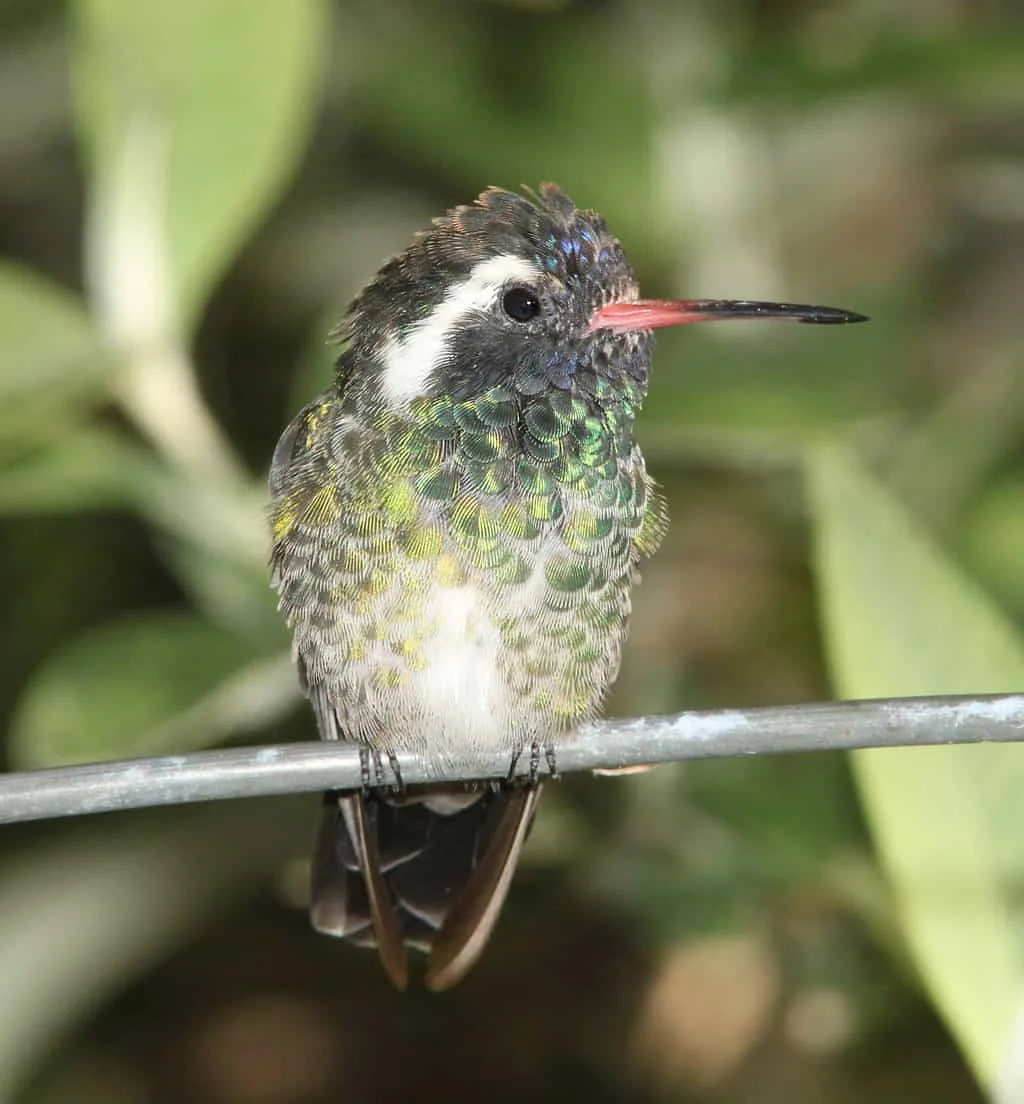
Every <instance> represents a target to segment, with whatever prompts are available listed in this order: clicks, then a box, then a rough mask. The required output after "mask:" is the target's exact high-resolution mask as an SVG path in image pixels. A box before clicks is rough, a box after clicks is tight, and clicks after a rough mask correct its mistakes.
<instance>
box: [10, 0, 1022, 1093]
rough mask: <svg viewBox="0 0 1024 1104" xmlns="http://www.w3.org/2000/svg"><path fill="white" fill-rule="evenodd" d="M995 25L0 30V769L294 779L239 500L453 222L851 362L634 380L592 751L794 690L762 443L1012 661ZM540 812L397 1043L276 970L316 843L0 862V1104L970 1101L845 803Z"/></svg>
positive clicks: (679, 21) (802, 525)
mask: <svg viewBox="0 0 1024 1104" xmlns="http://www.w3.org/2000/svg"><path fill="white" fill-rule="evenodd" d="M1014 8H1015V5H1014V4H1013V3H1012V2H1010V0H902V2H901V3H899V4H889V3H884V2H879V0H826V2H821V0H725V2H720V3H701V2H698V0H690V2H687V0H678V2H671V0H578V2H564V3H558V2H545V0H518V2H516V0H426V2H424V0H335V2H328V0H320V2H317V0H295V2H294V3H292V4H289V5H285V4H279V5H275V4H266V5H253V4H250V3H247V2H246V0H175V2H174V3H173V4H172V3H170V2H169V0H168V2H166V3H165V2H164V0H152V2H151V3H148V4H133V3H131V2H130V0H81V2H79V3H57V2H53V0H6V2H5V3H4V4H3V5H2V6H0V255H2V257H3V261H2V263H0V511H2V522H0V524H2V526H3V530H2V531H3V539H2V541H0V576H2V578H3V579H4V580H5V582H6V588H5V599H4V601H3V602H2V603H0V625H2V632H3V639H4V641H5V646H4V657H5V659H4V663H3V664H2V665H0V714H2V718H3V731H5V732H6V733H7V736H6V738H5V742H4V746H3V754H4V756H5V765H6V766H7V767H8V768H9V769H15V768H26V767H32V766H44V765H52V764H56V763H66V762H72V761H80V760H85V759H90V758H96V759H101V758H117V757H126V756H130V755H144V754H155V753H161V752H165V751H182V750H191V749H196V748H199V747H203V746H207V745H210V744H215V743H223V742H228V741H248V742H257V741H263V742H271V741H280V740H285V739H309V738H311V737H312V736H313V733H314V729H313V721H312V717H311V715H310V713H309V710H308V709H307V707H306V706H305V704H304V703H303V702H301V701H300V699H299V695H298V692H297V688H296V685H295V680H294V674H293V671H292V668H291V664H290V660H289V658H288V654H287V649H288V639H287V635H286V633H285V630H284V628H283V626H282V625H281V624H280V621H279V618H278V615H277V613H276V610H275V606H274V600H273V596H272V594H271V592H270V591H269V588H268V586H267V583H266V571H265V561H266V550H267V540H266V537H265V534H264V530H263V509H264V503H265V491H264V489H263V487H264V483H263V480H264V475H265V471H266V468H267V465H268V462H269V457H270V455H271V452H272V450H273V446H274V443H275V441H276V439H277V436H278V434H279V433H280V431H281V429H282V428H283V426H284V425H285V424H286V422H287V421H288V419H289V418H290V417H291V415H292V414H293V413H294V412H295V411H296V410H297V409H298V408H299V406H300V405H302V404H303V403H304V402H306V401H307V400H308V399H309V398H311V397H312V396H313V395H315V394H316V393H317V392H318V391H319V390H322V389H323V388H324V387H325V385H326V384H327V382H328V381H329V379H330V376H331V366H332V361H333V359H334V357H335V355H336V349H335V348H333V347H332V346H330V345H329V344H328V343H327V340H326V335H327V333H328V331H329V330H330V328H331V327H332V326H333V325H334V324H335V323H336V322H337V321H338V319H339V318H340V316H341V314H342V312H343V310H344V308H345V305H346V303H347V302H348V300H349V299H350V297H351V296H352V295H353V294H354V293H355V292H356V291H357V290H358V289H359V288H360V287H361V286H362V285H363V284H364V283H365V282H366V281H367V280H368V279H369V278H370V277H371V276H372V275H373V273H374V272H375V271H376V269H377V268H378V267H379V265H380V264H381V262H382V261H383V260H384V259H385V258H387V257H388V256H389V255H390V254H392V253H393V252H394V251H396V250H398V249H400V248H402V247H403V246H404V245H405V244H406V243H407V241H408V240H409V238H410V237H411V235H412V233H413V232H414V231H415V230H416V229H418V228H420V227H422V226H423V225H424V224H425V223H426V222H427V221H428V220H429V219H430V217H432V216H433V215H435V214H438V213H440V212H442V211H443V210H444V209H446V208H447V207H449V206H451V205H453V204H456V203H460V202H467V201H469V200H470V199H471V198H472V197H473V196H475V195H476V194H477V193H478V192H479V191H480V190H481V189H482V188H483V187H485V186H487V185H490V184H500V185H504V186H507V187H516V186H518V185H520V184H529V185H536V184H537V183H538V182H539V181H542V180H554V181H556V182H558V183H559V184H560V185H562V186H563V187H564V188H565V189H566V190H567V191H568V192H569V194H570V195H572V196H573V197H574V199H575V200H576V202H577V203H578V204H579V205H581V206H588V207H590V206H592V207H594V208H596V209H598V210H599V211H600V212H601V213H602V214H603V215H604V216H605V217H606V218H607V220H608V222H609V223H610V225H611V226H612V228H613V229H614V231H615V232H616V233H617V234H618V235H619V237H620V238H621V239H622V241H623V243H624V245H625V247H626V250H627V252H628V254H629V256H630V258H631V260H632V262H633V264H634V266H635V268H636V269H637V271H638V274H639V276H640V279H641V283H642V286H643V288H644V290H645V292H646V293H647V294H648V295H655V296H669V295H680V296H684V295H691V296H708V297H711V296H716V297H717V296H721V297H737V298H764V299H777V300H784V299H791V300H795V301H797V302H821V303H827V304H830V305H834V306H839V307H846V308H850V309H854V310H858V311H863V312H865V313H867V314H869V315H871V316H872V319H873V320H872V322H871V324H870V325H869V326H864V327H857V328H856V329H855V330H853V329H851V330H835V329H827V328H821V329H816V328H811V327H795V328H787V327H778V328H771V327H769V328H757V327H755V326H733V327H721V328H719V327H706V328H701V327H696V328H693V329H692V330H688V331H687V332H681V333H666V334H665V336H664V337H663V338H662V339H661V341H660V343H659V351H658V355H657V359H656V363H655V371H654V378H653V384H652V389H651V394H650V398H649V401H648V404H647V407H646V409H645V412H644V415H643V419H642V422H641V428H640V432H641V441H642V444H643V445H644V447H645V450H646V452H647V454H648V463H649V467H650V469H651V470H652V472H653V474H654V475H655V476H656V477H657V478H658V479H659V480H660V481H661V482H662V484H663V485H664V487H665V489H666V493H667V496H668V499H669V503H670V508H671V514H672V518H673V527H672V530H671V532H670V535H669V537H668V539H667V540H666V542H665V545H664V546H663V548H662V550H661V552H660V553H659V555H658V556H657V557H656V559H655V560H654V561H653V562H652V563H651V564H650V566H649V567H647V569H646V570H645V573H644V575H645V577H644V582H643V585H642V586H641V587H640V589H639V591H638V593H637V601H636V611H635V618H634V622H633V630H632V636H631V641H630V645H629V648H628V650H627V655H626V659H625V664H624V669H623V672H622V675H621V678H620V680H619V683H618V686H617V689H616V692H615V696H614V699H613V701H612V703H611V712H613V713H616V714H621V715H635V714H649V713H657V712H672V711H677V710H681V709H685V708H713V707H718V706H721V707H725V706H739V705H768V704H779V703H796V702H802V701H813V700H820V699H824V698H828V697H830V696H831V695H832V694H833V693H834V692H835V688H834V687H833V686H831V685H830V682H829V678H828V673H827V672H828V662H827V660H826V655H825V650H824V647H823V639H822V630H821V628H820V625H821V622H820V616H819V612H820V611H819V602H818V598H817V592H816V586H815V574H814V570H813V566H812V555H811V549H812V543H811V536H810V525H809V517H808V509H807V504H806V500H805V495H804V489H803V485H802V480H801V472H800V467H799V457H800V455H801V450H802V449H804V448H805V447H806V445H807V444H808V442H810V441H819V440H822V439H827V440H833V439H840V438H841V439H843V440H854V441H856V442H857V446H858V448H859V449H861V450H862V451H864V452H865V453H866V454H868V455H870V457H871V458H872V462H873V464H874V465H876V466H877V467H879V468H880V469H883V470H884V476H885V479H886V482H887V484H888V485H889V486H890V487H892V488H894V489H895V490H896V491H897V493H898V494H899V496H900V497H901V499H902V500H904V501H905V502H907V503H910V504H911V505H912V508H913V512H914V515H915V517H917V518H918V519H919V520H920V521H921V522H922V523H924V524H925V525H926V526H927V527H928V529H929V531H930V532H931V533H932V534H933V535H934V537H935V538H936V539H937V540H938V541H940V542H941V543H942V546H943V547H944V548H945V550H946V553H947V555H948V556H949V557H950V561H951V562H952V563H954V564H956V565H957V570H961V569H966V571H967V572H969V573H970V575H972V576H973V578H974V579H975V580H976V582H977V583H980V586H981V588H982V590H983V591H984V592H987V597H988V598H992V599H994V600H995V602H996V603H998V606H999V607H1001V616H1003V617H1006V618H1007V619H1008V620H1009V621H1010V622H1011V623H1012V622H1014V621H1019V620H1020V618H1021V617H1022V616H1024V572H1021V570H1020V562H1021V556H1020V548H1021V543H1022V540H1024V481H1022V474H1024V450H1022V449H1021V445H1020V442H1021V430H1022V427H1024V374H1022V373H1021V371H1020V366H1021V348H1022V337H1024V334H1022V327H1021V309H1020V292H1019V288H1020V287H1021V286H1022V281H1024V249H1022V245H1024V165H1022V163H1021V160H1020V155H1021V153H1022V151H1024V77H1022V74H1024V41H1022V38H1021V34H1020V25H1019V23H1017V24H1015V23H1014V22H1013V20H1012V13H1013V10H1014ZM883 562H884V561H883ZM986 600H987V599H986ZM940 688H941V687H940ZM986 688H987V687H986ZM979 689H981V688H979ZM548 789H549V792H548V794H547V795H546V797H545V801H544V803H543V805H542V807H541V812H540V815H539V818H538V821H537V823H536V826H535V829H534V832H533V835H532V837H531V839H530V842H529V846H528V849H527V853H526V856H525V860H524V862H523V865H522V867H521V869H520V872H519V875H518V877H517V879H516V881H515V884H514V887H513V890H512V893H511V895H510V900H509V903H508V906H507V908H506V911H505V915H504V917H503V919H502V921H501V923H500V925H499V927H498V930H497V932H496V934H495V937H494V939H493V940H492V943H491V946H490V948H489V950H488V952H487V954H486V956H485V957H484V959H483V960H482V962H481V963H480V965H479V966H478V967H477V968H476V969H475V971H474V972H473V973H472V974H471V975H470V976H469V978H468V979H467V980H466V981H465V982H464V983H463V984H462V985H461V986H460V987H458V988H457V989H455V990H454V991H452V992H451V993H448V994H444V995H443V996H428V995H425V994H423V993H420V992H415V991H414V992H410V993H408V994H405V995H400V994H397V993H395V992H393V991H391V990H390V988H389V987H388V984H387V982H386V979H385V977H384V975H383V972H382V971H381V969H380V968H379V966H378V964H377V962H376V960H375V958H374V956H372V955H369V954H367V953H365V952H360V951H357V950H352V949H349V948H348V947H346V946H342V945H339V944H336V943H334V942H332V941H330V940H327V939H324V938H320V937H316V936H314V934H313V933H312V931H311V929H310V928H309V926H308V923H307V920H306V916H305V912H304V905H305V901H304V897H305V878H306V861H307V855H306V848H307V846H308V844H309V842H310V839H311V835H312V830H313V825H314V821H315V818H316V815H317V811H318V802H317V799H316V798H314V797H309V798H295V799H283V800H278V801H262V802H252V803H238V804H224V805H223V806H220V807H203V808H182V809H173V810H162V811H154V812H147V813H136V814H113V815H109V816H105V817H102V818H95V819H93V820H88V821H86V820H83V821H75V822H70V821H69V822H63V823H60V822H57V823H52V824H38V825H28V826H15V827H8V828H5V829H4V831H3V833H2V834H0V1100H12V1101H17V1102H26V1104H29V1102H30V1104H51V1102H63V1101H75V1102H78V1104H88V1102H91V1101H97V1102H99V1101H102V1102H107V1101H110V1102H116V1104H136V1102H139V1104H141V1102H150V1101H152V1102H157V1104H163V1102H172V1101H181V1100H186V1099H187V1100H190V1101H197V1102H202V1104H285V1102H299V1104H302V1102H311V1104H312V1102H320V1101H333V1100H337V1099H342V1098H344V1099H349V1100H358V1101H367V1102H376V1101H398V1100H406V1099H417V1098H418V1099H424V1098H427V1099H431V1098H434V1097H441V1096H442V1095H443V1096H444V1097H445V1098H448V1099H460V1098H462V1097H464V1096H469V1095H470V1094H472V1095H473V1096H474V1097H479V1096H481V1095H482V1094H483V1093H484V1092H486V1095H487V1096H488V1098H490V1099H492V1100H496V1101H504V1100H508V1101H513V1100H524V1099H534V1100H560V1101H561V1100H566V1099H586V1100H593V1101H629V1102H633V1101H637V1102H640V1101H652V1102H657V1101H668V1100H671V1101H691V1100H692V1101H712V1102H716V1104H718V1102H720V1104H726V1102H728V1104H748V1102H749V1104H753V1102H757V1104H775V1102H789V1101H801V1102H805V1104H814V1102H819V1101H820V1102H822V1104H824V1102H836V1104H844V1102H853V1101H861V1100H864V1099H871V1100H873V1101H878V1102H883V1104H884V1102H889V1101H892V1102H906V1101H915V1100H929V1101H932V1102H935V1104H947V1102H948V1104H970V1102H974V1101H978V1100H980V1099H981V1098H982V1097H981V1092H980V1090H979V1089H978V1088H977V1087H976V1085H975V1082H974V1080H973V1078H972V1076H971V1074H970V1072H969V1071H968V1068H967V1066H966V1064H965V1062H964V1059H963V1058H962V1057H961V1056H960V1054H959V1052H958V1049H957V1046H956V1044H955V1043H954V1041H953V1040H952V1039H951V1037H950V1036H949V1035H948V1034H947V1033H946V1029H945V1027H944V1026H943V1025H942V1023H940V1021H939V1019H938V1018H937V1016H936V1014H935V1012H934V1011H933V1010H932V1007H931V1005H930V1003H929V1000H928V998H927V996H926V995H925V994H924V992H923V991H922V988H921V985H920V983H919V981H918V980H917V974H916V971H915V969H914V968H913V966H912V965H911V959H910V956H909V954H908V951H907V948H906V946H905V941H904V938H903V935H902V934H901V925H900V922H899V916H898V914H897V912H896V910H895V908H894V905H893V901H892V899H891V896H890V893H889V889H888V888H887V883H886V880H885V878H884V877H883V875H882V873H881V872H880V869H879V865H878V862H877V860H876V859H875V857H874V852H873V849H872V845H871V841H870V839H869V836H868V832H867V829H866V826H865V822H864V820H863V818H862V813H861V811H860V808H861V806H860V804H859V801H858V798H857V794H856V791H855V787H854V784H853V781H852V778H851V773H850V770H849V766H848V762H847V760H846V759H845V758H844V757H842V756H839V755H835V756H830V755H814V756H795V757H789V758H785V759H765V760H763V761H750V760H743V761H739V760H737V761H722V762H702V763H693V764H688V765H685V766H679V767H673V768H663V769H659V770H656V771H652V772H650V773H648V774H643V775H637V776H631V777H626V778H614V779H612V778H589V777H574V778H569V779H566V780H565V781H564V782H563V783H562V784H560V785H558V786H552V787H549V788H548ZM1018 792H1019V791H1018ZM940 815H941V813H940ZM1021 850H1022V851H1024V848H1021ZM1018 896H1019V894H1018ZM1018 934H1019V933H1018ZM1021 943H1022V944H1024V940H1021ZM1018 1099H1019V1098H1018Z"/></svg>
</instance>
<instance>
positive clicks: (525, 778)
mask: <svg viewBox="0 0 1024 1104" xmlns="http://www.w3.org/2000/svg"><path fill="white" fill-rule="evenodd" d="M528 747H529V751H530V758H529V760H528V762H527V768H526V771H525V772H522V773H521V772H520V770H519V762H520V760H521V759H522V757H523V752H524V751H526V748H521V749H520V750H519V751H517V752H515V753H514V754H513V756H512V762H511V763H510V764H509V768H508V774H507V775H506V776H505V782H504V786H505V788H507V789H513V790H516V789H520V788H521V787H525V786H536V785H537V783H538V782H539V781H540V775H541V769H540V759H541V754H542V753H543V755H544V762H545V764H546V766H547V773H548V776H549V777H551V778H554V777H555V776H556V775H557V774H558V762H557V760H556V758H555V749H554V747H553V746H552V745H551V744H543V745H542V744H540V743H539V742H538V741H537V740H534V741H533V742H532V743H531V744H529V745H528Z"/></svg>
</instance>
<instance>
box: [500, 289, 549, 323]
mask: <svg viewBox="0 0 1024 1104" xmlns="http://www.w3.org/2000/svg"><path fill="white" fill-rule="evenodd" d="M501 306H502V309H503V310H504V311H505V313H506V314H507V315H508V316H509V318H512V319H514V320H515V321H516V322H529V321H530V319H531V318H536V317H537V315H538V314H540V300H539V299H538V298H537V296H536V295H534V294H533V292H532V291H530V289H529V288H522V287H514V288H509V289H508V291H506V292H505V294H504V295H503V296H502V300H501Z"/></svg>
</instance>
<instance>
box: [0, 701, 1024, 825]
mask: <svg viewBox="0 0 1024 1104" xmlns="http://www.w3.org/2000/svg"><path fill="white" fill-rule="evenodd" d="M1014 740H1024V695H1021V694H1001V695H989V696H985V697H974V698H967V697H932V698H892V699H885V700H877V701H854V702H827V703H822V704H815V705H797V706H777V707H770V708H761V709H724V710H713V711H708V712H694V713H677V714H675V715H674V716H665V717H638V718H633V719H627V720H607V721H597V722H594V723H593V724H588V725H584V726H583V727H582V728H580V729H579V731H578V732H577V733H576V734H575V736H574V737H572V738H571V739H570V740H569V741H567V742H566V743H564V744H560V745H559V747H558V769H559V771H562V772H569V771H587V770H590V771H594V770H597V771H614V770H621V769H624V768H629V767H637V766H641V765H644V764H656V763H670V762H677V761H680V760H684V759H710V758H725V757H728V756H737V755H774V754H781V753H790V752H803V751H837V750H849V749H852V748H881V747H913V746H918V745H920V746H925V745H931V744H978V743H986V742H1006V741H1014ZM399 765H400V769H401V772H402V778H403V780H404V782H405V783H406V784H407V785H414V784H416V783H419V782H440V781H462V780H470V779H486V778H503V777H505V776H506V774H507V773H508V769H509V760H508V755H507V754H505V753H499V754H480V755H479V756H476V757H474V759H473V760H472V761H471V762H466V763H459V764H458V765H452V764H444V763H440V762H438V761H437V760H430V759H426V758H424V757H422V756H418V755H402V756H399ZM520 766H521V767H525V766H526V764H525V762H523V763H521V764H520ZM543 766H544V764H543V758H542V761H541V767H542V769H543ZM361 782H362V774H361V764H360V758H359V751H358V749H357V748H356V747H355V746H353V745H351V744H327V743H306V744H280V745H276V746H270V747H243V748H223V749H220V750H217V751H201V752H196V753H193V754H189V755H172V756H165V757H162V758H154V759H126V760H121V761H118V762H112V763H91V764H88V765H85V766H75V767H58V768H53V769H50V770H37V771H22V772H15V773H10V774H0V823H11V822H13V821H24V820H43V819H46V818H49V817H66V816H82V815H83V814H86V813H102V812H109V811H112V810H116V809H139V808H144V807H146V806H152V805H177V804H182V803H185V802H192V801H220V800H224V799H227V798H237V797H259V796H266V795H271V794H286V793H303V792H310V791H316V790H327V789H337V790H350V789H356V788H358V787H359V786H360V785H361Z"/></svg>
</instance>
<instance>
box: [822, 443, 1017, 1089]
mask: <svg viewBox="0 0 1024 1104" xmlns="http://www.w3.org/2000/svg"><path fill="white" fill-rule="evenodd" d="M808 475H809V488H810V499H811V506H812V511H813V517H814V524H815V528H816V559H817V569H818V575H819V585H820V590H821V602H822V606H823V613H824V623H825V635H826V643H827V649H828V654H829V658H830V663H831V668H832V672H833V677H834V682H835V686H836V690H837V692H838V693H839V694H840V695H842V696H843V697H851V698H865V697H888V696H905V695H916V694H985V693H996V692H1006V691H1018V690H1020V688H1021V686H1024V643H1022V641H1021V639H1020V637H1019V636H1018V634H1017V633H1016V632H1015V631H1014V629H1013V627H1012V626H1011V625H1010V624H1009V622H1008V621H1007V620H1006V619H1005V618H1004V617H1003V616H1002V614H1001V613H1000V611H999V610H998V609H997V608H996V607H995V606H994V604H993V603H992V601H991V600H990V599H989V598H988V596H987V595H986V594H985V593H984V592H983V591H982V590H981V589H980V588H979V587H978V586H977V585H976V584H975V583H973V582H972V581H971V580H970V579H969V578H967V577H966V576H965V575H964V574H963V573H962V572H961V571H960V569H959V568H958V567H957V565H956V564H954V563H953V562H951V561H950V560H949V559H948V558H947V557H946V556H945V555H944V554H943V552H942V551H941V549H939V548H938V547H936V546H935V544H934V543H933V542H932V541H931V539H930V538H929V537H928V535H927V534H925V533H924V532H922V531H921V530H920V529H919V528H917V527H916V526H915V524H914V522H913V520H912V519H911V518H910V517H909V516H908V515H907V513H906V512H905V511H904V510H903V508H902V507H901V506H900V505H899V504H898V503H897V502H896V501H895V500H894V499H893V498H892V497H891V496H890V495H889V494H888V493H887V492H886V490H885V489H884V487H882V486H881V485H880V484H879V483H878V482H877V481H876V480H875V479H874V478H873V477H872V476H870V475H869V474H868V473H867V472H865V471H864V470H863V469H862V468H861V467H860V466H859V465H858V464H857V462H856V461H855V460H854V459H853V458H852V457H851V456H850V455H849V454H847V453H846V452H844V450H843V449H842V448H840V447H837V446H821V447H819V448H818V449H816V450H815V451H813V452H812V453H811V454H810V456H809V461H808ZM853 759H854V767H855V773H856V777H857V781H858V785H859V788H860V792H861V795H862V798H863V801H864V805H865V809H866V812H867V816H868V820H869V822H870V825H871V829H872V832H873V835H874V838H875V840H876V843H877V846H878V849H879V852H880V854H881V857H882V861H883V863H884V865H885V867H886V870H887V872H888V875H889V877H890V879H891V883H892V887H893V891H894V893H895V897H896V901H897V905H898V907H899V910H900V912H901V914H902V918H903V921H904V925H905V932H906V935H907V938H908V940H909V943H910V946H911V950H912V953H913V955H914V958H915V960H916V962H917V965H918V968H919V969H920V972H921V975H922V977H923V979H924V981H925V983H926V985H927V986H928V988H929V990H930V992H931V994H932V997H933V999H934V1000H935V1003H936V1005H937V1006H938V1008H939V1010H940V1011H941V1013H942V1014H943V1016H944V1017H945V1018H946V1020H947V1022H948V1024H949V1026H950V1028H951V1029H952V1031H953V1033H954V1034H955V1035H956V1037H957V1039H958V1041H959V1043H960V1045H961V1047H962V1048H963V1050H964V1053H965V1054H966V1056H967V1058H968V1059H969V1061H970V1062H971V1064H972V1066H973V1067H974V1070H975V1072H976V1073H977V1074H978V1076H979V1078H980V1079H981V1080H982V1081H983V1082H984V1083H986V1084H988V1085H989V1086H992V1085H993V1084H995V1083H997V1082H998V1081H999V1078H1000V1076H1001V1075H1002V1073H1003V1072H1004V1068H1005V1067H1006V1065H1007V1061H1008V1060H1007V1051H1008V1045H1009V1040H1010V1035H1011V1030H1012V1028H1013V1026H1014V1023H1015V1020H1016V1018H1017V1016H1018V1014H1019V1011H1020V1007H1021V998H1022V996H1024V985H1022V982H1024V900H1022V898H1021V894H1020V890H1019V887H1020V885H1021V881H1022V878H1024V847H1022V846H1021V840H1022V839H1024V802H1022V801H1021V799H1020V795H1021V793H1022V792H1024V754H1022V749H1021V748H1020V747H1014V746H1011V745H992V746H975V747H966V746H965V747H944V748H943V747H939V748H904V749H897V750H887V751H863V752H857V753H855V754H854V756H853Z"/></svg>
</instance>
